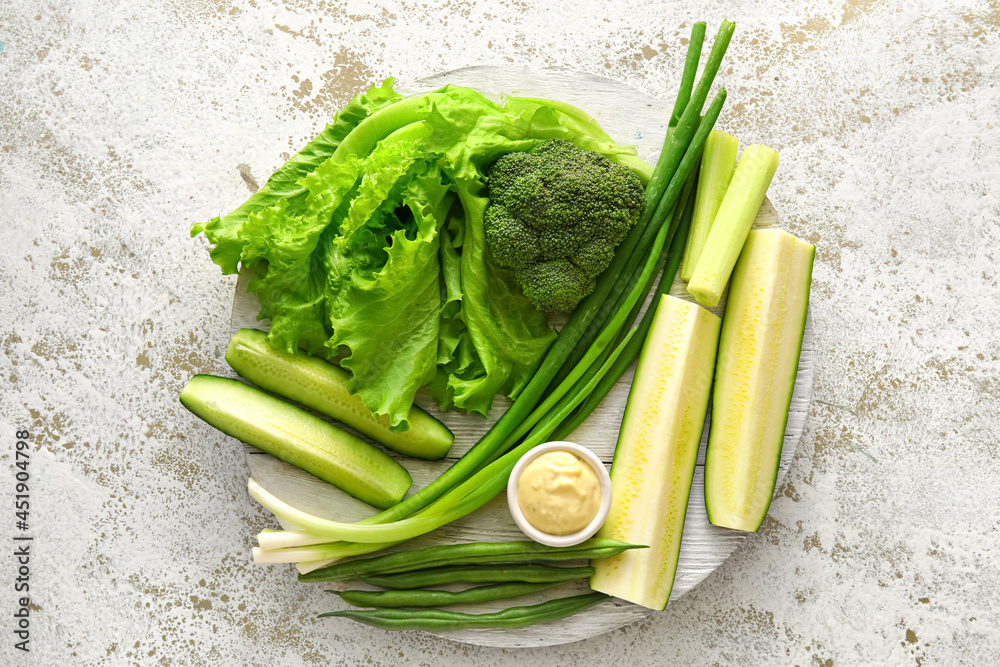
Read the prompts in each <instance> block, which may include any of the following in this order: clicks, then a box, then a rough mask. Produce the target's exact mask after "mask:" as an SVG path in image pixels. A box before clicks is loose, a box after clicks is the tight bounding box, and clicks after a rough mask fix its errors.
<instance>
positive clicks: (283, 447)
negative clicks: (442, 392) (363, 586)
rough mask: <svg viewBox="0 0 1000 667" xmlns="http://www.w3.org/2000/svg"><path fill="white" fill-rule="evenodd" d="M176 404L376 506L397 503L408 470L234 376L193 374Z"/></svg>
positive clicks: (404, 488) (403, 491) (407, 483)
mask: <svg viewBox="0 0 1000 667" xmlns="http://www.w3.org/2000/svg"><path fill="white" fill-rule="evenodd" d="M180 400H181V403H182V404H183V405H184V407H186V408H187V409H188V410H190V411H191V412H193V413H194V414H196V415H197V416H199V417H201V418H202V419H204V420H205V421H206V422H208V423H209V424H211V425H212V426H214V427H215V428H217V429H219V430H220V431H222V432H223V433H226V434H228V435H231V436H232V437H234V438H236V439H237V440H240V441H242V442H245V443H246V444H248V445H251V446H253V447H256V448H257V449H260V450H261V451H264V452H267V453H268V454H270V455H272V456H274V457H275V458H278V459H281V460H282V461H286V462H288V463H291V464H292V465H294V466H296V467H298V468H301V469H302V470H305V471H306V472H309V473H312V474H313V475H315V476H316V477H319V478H320V479H322V480H323V481H325V482H328V483H330V484H333V485H334V486H336V487H337V488H338V489H341V490H342V491H345V492H346V493H349V494H350V495H352V496H354V497H355V498H357V499H358V500H362V501H364V502H366V503H368V504H369V505H374V506H375V507H378V508H386V507H391V506H392V505H394V504H396V503H398V502H399V501H400V500H401V499H402V498H403V496H404V495H405V494H406V491H407V489H409V488H410V483H411V479H410V474H409V473H408V472H406V469H405V468H403V466H401V465H399V464H398V463H397V462H396V461H395V460H393V459H392V458H390V457H389V456H388V455H387V454H386V453H385V452H383V451H382V450H380V449H378V448H377V447H374V446H372V445H369V444H368V443H367V442H365V441H363V440H361V439H360V438H357V437H355V436H353V435H351V434H349V433H347V432H345V431H342V430H340V429H338V428H336V427H335V426H333V425H332V424H329V423H327V422H325V421H323V420H322V419H320V418H319V417H316V416H314V415H312V414H310V413H308V412H306V411H305V410H303V409H301V408H298V407H296V406H294V405H292V404H290V403H286V402H285V401H282V400H281V399H278V398H275V397H273V396H271V395H269V394H265V393H264V392H262V391H260V390H259V389H255V388H254V387H249V386H247V385H245V384H243V383H242V382H240V381H238V380H233V379H230V378H221V377H214V376H211V375H195V376H194V377H193V378H191V379H190V380H189V381H188V383H187V384H186V385H184V389H183V390H181V395H180Z"/></svg>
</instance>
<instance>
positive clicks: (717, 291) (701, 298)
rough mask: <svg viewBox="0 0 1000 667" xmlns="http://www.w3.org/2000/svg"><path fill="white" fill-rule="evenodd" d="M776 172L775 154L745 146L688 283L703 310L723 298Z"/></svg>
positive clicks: (689, 289)
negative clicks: (703, 307)
mask: <svg viewBox="0 0 1000 667" xmlns="http://www.w3.org/2000/svg"><path fill="white" fill-rule="evenodd" d="M777 169H778V154H777V152H775V150H774V149H773V148H768V147H767V146H764V145H761V144H754V145H753V146H747V147H746V148H745V149H744V151H743V155H741V156H740V161H739V163H738V164H737V165H736V172H735V173H734V174H733V179H732V181H730V183H729V187H728V188H727V189H726V196H725V198H724V199H723V200H722V204H721V205H720V206H719V212H718V213H716V215H715V220H714V221H713V222H712V228H711V229H710V230H709V232H708V238H707V239H705V247H704V249H703V250H702V253H701V256H700V257H699V258H698V263H697V264H696V265H695V267H694V271H693V272H692V273H691V280H690V281H689V282H688V287H687V289H688V292H689V293H690V294H691V296H693V297H694V298H695V299H697V300H698V303H700V304H702V305H703V306H709V307H711V306H715V305H717V304H718V303H719V299H720V298H722V291H723V290H724V289H725V288H726V283H728V282H729V275H730V274H731V273H732V272H733V266H735V265H736V259H737V258H738V257H739V256H740V250H741V249H742V248H743V243H744V242H745V241H746V239H747V234H748V233H749V232H750V227H751V226H752V225H753V220H754V218H755V217H756V216H757V211H758V210H759V209H760V205H761V204H762V203H764V195H765V194H766V193H767V186H768V185H770V184H771V179H772V178H773V177H774V172H775V171H776V170H777Z"/></svg>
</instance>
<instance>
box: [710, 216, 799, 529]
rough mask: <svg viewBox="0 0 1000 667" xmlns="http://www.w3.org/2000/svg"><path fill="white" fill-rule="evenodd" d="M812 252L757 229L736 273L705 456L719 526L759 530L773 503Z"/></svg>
mask: <svg viewBox="0 0 1000 667" xmlns="http://www.w3.org/2000/svg"><path fill="white" fill-rule="evenodd" d="M815 251H816V249H815V247H814V246H812V245H811V244H809V243H807V242H805V241H803V240H801V239H799V238H796V237H795V236H792V235H791V234H789V233H788V232H784V231H782V230H780V229H755V230H752V231H751V232H750V234H749V236H748V237H747V241H746V245H745V246H744V247H743V251H742V253H741V254H740V258H739V261H738V262H737V263H736V267H735V269H734V271H733V276H732V280H731V282H730V285H729V296H728V297H727V302H726V312H725V316H724V317H723V320H722V334H721V337H720V341H719V359H718V363H717V366H716V369H715V378H716V379H715V393H714V394H713V398H712V426H711V432H710V434H709V440H708V454H707V458H706V461H705V505H706V506H707V508H708V519H709V521H711V522H712V523H713V524H715V525H717V526H724V527H726V528H735V529H737V530H747V531H751V532H752V531H756V530H757V528H759V527H760V524H761V522H762V521H763V520H764V516H765V515H766V514H767V510H768V507H770V505H771V496H772V495H773V494H774V485H775V481H776V480H777V477H778V463H779V461H780V458H781V445H782V442H783V439H784V434H785V424H786V422H787V421H788V407H789V404H790V403H791V400H792V390H793V389H794V387H795V374H796V371H797V370H798V365H799V353H800V352H801V350H802V334H803V332H804V331H805V326H806V310H807V308H808V306H809V286H810V282H811V280H812V266H813V256H814V255H815Z"/></svg>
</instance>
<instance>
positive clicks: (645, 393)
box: [590, 295, 720, 609]
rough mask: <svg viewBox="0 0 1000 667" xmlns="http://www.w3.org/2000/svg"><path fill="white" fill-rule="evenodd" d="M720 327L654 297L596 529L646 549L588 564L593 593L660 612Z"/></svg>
mask: <svg viewBox="0 0 1000 667" xmlns="http://www.w3.org/2000/svg"><path fill="white" fill-rule="evenodd" d="M719 326H720V320H719V317H718V316H716V315H713V314H712V313H710V312H709V311H707V310H705V309H704V308H702V307H700V306H698V305H696V304H693V303H690V302H688V301H683V300H681V299H678V298H676V297H672V296H669V295H664V296H662V297H661V298H660V302H659V304H658V305H657V307H656V315H655V316H654V319H653V325H652V328H651V329H650V332H649V336H648V337H647V338H646V344H645V345H644V346H643V349H642V355H641V356H640V358H639V365H638V367H637V369H636V374H635V379H634V380H633V381H632V389H631V391H630V393H629V398H628V404H627V406H626V407H625V415H624V417H623V418H622V426H621V432H620V434H619V436H618V445H617V447H616V448H615V458H614V462H613V463H612V466H611V484H612V487H613V488H614V494H613V495H612V498H611V511H610V513H609V514H608V519H607V521H605V522H604V525H603V526H601V528H600V529H599V530H598V531H597V534H598V536H600V537H605V538H614V539H619V540H623V539H628V540H638V541H641V542H643V543H645V544H649V547H650V548H649V549H648V550H642V551H636V552H633V553H631V554H619V555H617V556H613V557H610V558H602V559H597V560H592V561H591V564H592V565H594V567H595V568H596V572H595V573H594V576H592V577H591V578H590V587H591V588H593V589H594V590H599V591H603V592H605V593H609V594H611V595H615V596H617V597H620V598H623V599H625V600H628V601H630V602H635V603H636V604H640V605H642V606H644V607H648V608H650V609H663V608H664V607H665V606H666V604H667V600H668V599H669V598H670V591H671V588H672V587H673V581H674V573H675V572H676V569H677V557H678V554H679V553H680V546H681V535H682V533H683V530H684V517H685V515H686V514H687V505H688V496H689V493H690V490H691V480H692V478H693V476H694V467H695V461H696V459H697V457H698V444H699V443H700V442H701V433H702V431H703V430H704V426H705V414H706V412H707V410H708V399H709V396H710V392H711V387H712V370H713V367H714V365H715V352H716V347H717V345H718V341H719Z"/></svg>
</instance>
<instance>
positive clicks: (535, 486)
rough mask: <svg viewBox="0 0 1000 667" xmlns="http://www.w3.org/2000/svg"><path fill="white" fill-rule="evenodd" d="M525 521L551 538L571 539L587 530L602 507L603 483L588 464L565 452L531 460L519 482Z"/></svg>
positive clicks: (554, 452) (519, 496) (555, 452)
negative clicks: (557, 536)
mask: <svg viewBox="0 0 1000 667" xmlns="http://www.w3.org/2000/svg"><path fill="white" fill-rule="evenodd" d="M517 502H518V505H520V507H521V512H522V513H523V514H524V518H525V519H527V520H528V523H530V524H531V525H532V526H534V527H535V528H537V529H538V530H540V531H542V532H543V533H548V534H549V535H571V534H573V533H576V532H579V531H581V530H583V529H584V528H586V527H587V524H589V523H590V522H591V520H593V518H594V517H595V516H596V515H597V511H598V510H599V509H600V507H601V482H600V480H599V479H598V478H597V473H596V472H594V469H593V468H592V467H591V466H590V464H589V463H587V462H586V461H583V460H581V459H580V457H578V456H577V455H575V454H573V453H572V452H567V451H565V450H554V451H551V452H545V453H544V454H541V455H540V456H536V457H535V458H534V459H532V460H531V461H530V462H529V463H528V465H526V466H525V467H524V470H523V471H521V476H520V477H519V478H518V480H517Z"/></svg>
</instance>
